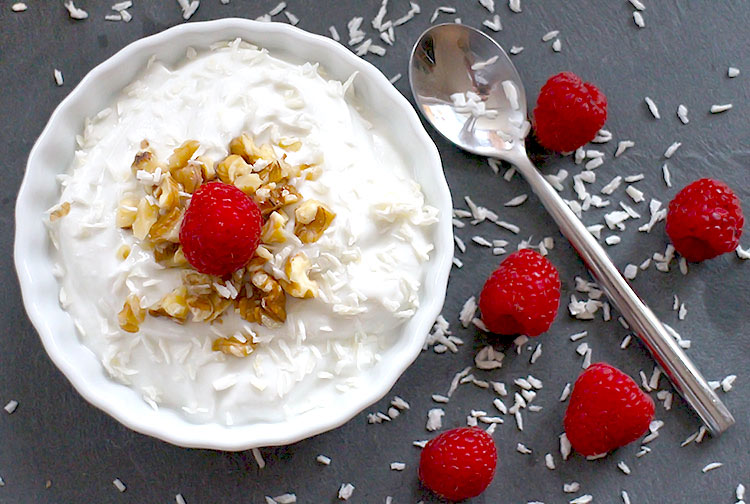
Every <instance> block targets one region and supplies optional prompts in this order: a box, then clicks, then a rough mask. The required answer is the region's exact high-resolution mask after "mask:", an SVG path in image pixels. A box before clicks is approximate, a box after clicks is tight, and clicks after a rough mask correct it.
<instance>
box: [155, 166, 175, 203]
mask: <svg viewBox="0 0 750 504" xmlns="http://www.w3.org/2000/svg"><path fill="white" fill-rule="evenodd" d="M154 198H156V200H157V202H158V204H159V208H160V209H162V210H171V209H173V208H174V207H176V206H177V205H179V204H180V185H179V183H178V182H177V181H176V180H175V179H174V178H173V177H172V174H170V173H165V174H164V175H162V177H161V182H159V185H158V186H157V187H156V189H154Z"/></svg>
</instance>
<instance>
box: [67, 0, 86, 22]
mask: <svg viewBox="0 0 750 504" xmlns="http://www.w3.org/2000/svg"><path fill="white" fill-rule="evenodd" d="M63 5H64V6H65V8H66V9H68V14H69V15H70V18H71V19H86V18H87V17H89V13H88V12H86V11H85V10H83V9H79V8H78V7H76V6H75V5H74V4H73V0H68V1H67V2H65V3H64V4H63Z"/></svg>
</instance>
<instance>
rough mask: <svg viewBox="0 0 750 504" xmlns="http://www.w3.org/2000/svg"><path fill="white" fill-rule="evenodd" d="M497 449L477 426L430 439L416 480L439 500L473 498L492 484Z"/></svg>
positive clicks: (490, 438)
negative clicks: (440, 498)
mask: <svg viewBox="0 0 750 504" xmlns="http://www.w3.org/2000/svg"><path fill="white" fill-rule="evenodd" d="M496 465H497V448H495V441H494V440H493V439H492V436H490V435H489V434H487V433H486V432H485V431H483V430H482V429H478V428H476V427H460V428H458V429H452V430H449V431H446V432H443V433H442V434H440V435H439V436H438V437H436V438H434V439H431V440H430V441H429V442H428V443H427V444H426V445H425V447H424V448H423V449H422V455H421V456H420V458H419V479H420V480H421V481H422V483H423V484H424V486H426V487H427V488H429V489H430V490H432V491H433V492H435V493H436V494H438V495H439V496H441V497H444V498H446V499H448V500H452V501H461V500H464V499H469V498H471V497H476V496H477V495H479V494H480V493H482V492H484V490H485V489H486V488H487V487H488V486H489V485H490V483H492V478H493V477H494V476H495V466H496Z"/></svg>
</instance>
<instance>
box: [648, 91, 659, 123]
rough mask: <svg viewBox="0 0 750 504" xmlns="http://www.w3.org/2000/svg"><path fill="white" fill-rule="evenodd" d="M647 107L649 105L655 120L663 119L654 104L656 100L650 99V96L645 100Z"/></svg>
mask: <svg viewBox="0 0 750 504" xmlns="http://www.w3.org/2000/svg"><path fill="white" fill-rule="evenodd" d="M645 100H646V105H648V110H649V111H650V112H651V115H652V116H654V118H655V119H661V116H660V115H659V108H658V107H657V106H656V103H654V100H652V99H651V98H649V97H648V96H647V97H646V98H645Z"/></svg>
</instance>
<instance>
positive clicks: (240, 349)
mask: <svg viewBox="0 0 750 504" xmlns="http://www.w3.org/2000/svg"><path fill="white" fill-rule="evenodd" d="M211 350H213V351H214V352H222V353H225V354H227V355H233V356H235V357H247V356H248V355H250V354H251V353H253V350H255V343H252V342H251V341H245V342H244V343H243V342H242V341H240V340H238V339H237V338H235V337H234V336H232V337H231V338H218V339H215V340H214V342H213V345H211Z"/></svg>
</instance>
